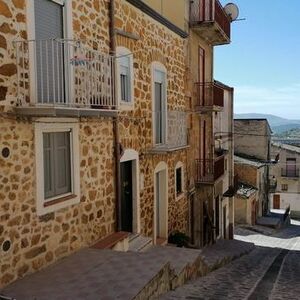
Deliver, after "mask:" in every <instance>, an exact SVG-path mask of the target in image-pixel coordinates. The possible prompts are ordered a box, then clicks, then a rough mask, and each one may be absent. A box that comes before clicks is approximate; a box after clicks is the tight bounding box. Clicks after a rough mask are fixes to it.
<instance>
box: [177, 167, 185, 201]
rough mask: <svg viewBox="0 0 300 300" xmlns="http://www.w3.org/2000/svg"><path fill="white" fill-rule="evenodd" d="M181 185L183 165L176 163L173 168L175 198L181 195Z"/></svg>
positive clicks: (182, 183) (182, 182)
mask: <svg viewBox="0 0 300 300" xmlns="http://www.w3.org/2000/svg"><path fill="white" fill-rule="evenodd" d="M183 185H184V181H183V164H182V162H178V163H177V164H176V167H175V193H176V197H177V198H178V197H180V196H181V195H183V192H184V190H183Z"/></svg>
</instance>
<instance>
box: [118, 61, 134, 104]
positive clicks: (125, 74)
mask: <svg viewBox="0 0 300 300" xmlns="http://www.w3.org/2000/svg"><path fill="white" fill-rule="evenodd" d="M119 59H120V61H119V68H120V85H121V100H122V101H125V102H129V101H130V97H131V94H130V87H131V79H130V58H129V57H128V56H124V57H120V58H119Z"/></svg>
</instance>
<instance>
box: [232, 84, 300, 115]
mask: <svg viewBox="0 0 300 300" xmlns="http://www.w3.org/2000/svg"><path fill="white" fill-rule="evenodd" d="M235 113H268V114H274V115H278V116H281V117H286V118H289V119H300V83H295V84H292V85H290V86H282V87H277V88H271V87H255V86H238V87H235Z"/></svg>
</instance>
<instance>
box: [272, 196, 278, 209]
mask: <svg viewBox="0 0 300 300" xmlns="http://www.w3.org/2000/svg"><path fill="white" fill-rule="evenodd" d="M273 208H274V209H280V195H273Z"/></svg>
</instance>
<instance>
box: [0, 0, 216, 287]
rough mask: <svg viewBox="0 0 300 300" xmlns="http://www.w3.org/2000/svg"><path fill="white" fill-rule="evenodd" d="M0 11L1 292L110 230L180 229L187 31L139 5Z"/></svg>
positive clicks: (0, 3)
mask: <svg viewBox="0 0 300 300" xmlns="http://www.w3.org/2000/svg"><path fill="white" fill-rule="evenodd" d="M0 7H1V9H0V18H1V20H3V22H2V24H1V25H0V57H1V65H0V112H1V115H0V147H1V156H0V166H1V170H0V207H1V210H0V287H2V286H5V285H7V284H8V283H10V282H12V281H14V280H16V279H17V278H20V277H22V276H24V275H26V274H28V273H31V272H34V271H36V270H39V269H41V268H43V267H45V266H46V265H49V264H50V263H53V262H55V261H57V260H58V259H60V258H62V257H64V256H66V255H69V254H70V253H72V252H74V251H77V250H79V249H81V248H82V247H86V246H89V245H92V244H94V243H95V242H96V241H98V240H100V239H102V238H104V237H106V236H108V235H110V234H112V233H114V232H116V231H127V232H131V233H135V234H141V235H144V236H147V237H149V238H150V239H151V240H153V242H154V243H156V241H157V240H159V241H160V242H164V241H166V239H167V237H168V235H169V233H170V232H172V231H174V230H179V231H181V232H184V233H188V212H189V206H188V192H189V187H190V182H189V179H190V176H189V175H188V171H189V168H190V167H189V165H188V162H187V156H188V153H190V152H189V151H190V150H189V148H188V147H187V146H188V126H190V125H188V124H189V123H188V122H187V120H188V119H187V113H186V112H187V110H188V109H189V107H188V106H187V103H189V101H188V100H187V98H186V90H185V88H184V87H185V80H186V78H185V71H186V65H185V49H186V37H187V34H186V32H185V31H184V30H183V29H181V28H179V27H178V26H176V25H174V24H173V23H171V22H170V21H169V20H167V19H166V18H164V17H162V16H161V15H160V14H158V13H157V12H156V11H154V10H153V9H151V8H150V7H148V6H147V5H146V4H144V3H143V2H141V1H138V0H116V1H115V5H114V6H113V5H112V1H107V0H94V1H85V2H83V1H79V0H72V1H65V0H58V1H46V0H39V1H37V0H28V1H25V0H12V1H10V0H0ZM208 48H209V52H208V54H207V55H208V57H210V55H211V54H209V53H211V52H210V51H212V50H211V49H212V48H211V47H210V46H209V47H208ZM178 128H180V130H178Z"/></svg>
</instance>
